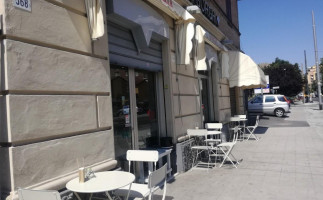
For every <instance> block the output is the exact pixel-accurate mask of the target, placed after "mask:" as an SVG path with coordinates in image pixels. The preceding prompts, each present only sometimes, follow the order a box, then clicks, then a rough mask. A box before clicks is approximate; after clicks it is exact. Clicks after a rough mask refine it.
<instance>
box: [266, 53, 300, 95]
mask: <svg viewBox="0 0 323 200" xmlns="http://www.w3.org/2000/svg"><path fill="white" fill-rule="evenodd" d="M264 73H265V74H266V75H269V84H270V86H271V87H273V86H279V90H278V92H279V93H280V94H284V95H286V96H295V95H297V94H298V93H300V92H301V91H302V89H303V83H304V81H303V76H302V72H301V70H300V69H299V66H298V64H297V63H295V64H294V65H292V64H291V63H289V62H288V61H285V60H281V59H279V58H276V60H275V62H273V63H271V64H270V65H269V66H267V67H265V68H264Z"/></svg>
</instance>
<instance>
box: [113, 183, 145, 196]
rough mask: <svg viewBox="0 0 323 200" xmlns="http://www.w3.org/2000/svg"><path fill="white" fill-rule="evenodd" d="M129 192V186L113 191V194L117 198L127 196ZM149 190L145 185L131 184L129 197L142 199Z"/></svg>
mask: <svg viewBox="0 0 323 200" xmlns="http://www.w3.org/2000/svg"><path fill="white" fill-rule="evenodd" d="M128 191H129V185H128V186H125V187H122V188H119V189H117V190H116V191H115V194H116V195H117V196H127V194H128ZM149 192H150V190H149V188H148V185H147V184H139V183H133V184H132V185H131V191H130V193H129V197H140V198H144V197H146V196H148V195H149Z"/></svg>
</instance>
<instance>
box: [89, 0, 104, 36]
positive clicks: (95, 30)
mask: <svg viewBox="0 0 323 200" xmlns="http://www.w3.org/2000/svg"><path fill="white" fill-rule="evenodd" d="M85 6H86V14H87V19H88V24H89V30H90V35H91V39H92V40H96V39H98V38H99V37H102V36H103V35H104V19H103V12H102V2H101V0H85Z"/></svg>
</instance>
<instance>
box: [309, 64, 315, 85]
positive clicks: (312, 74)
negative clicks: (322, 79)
mask: <svg viewBox="0 0 323 200" xmlns="http://www.w3.org/2000/svg"><path fill="white" fill-rule="evenodd" d="M315 80H316V66H315V65H314V66H312V67H310V68H308V69H307V82H308V84H309V85H312V84H313V83H314V81H315Z"/></svg>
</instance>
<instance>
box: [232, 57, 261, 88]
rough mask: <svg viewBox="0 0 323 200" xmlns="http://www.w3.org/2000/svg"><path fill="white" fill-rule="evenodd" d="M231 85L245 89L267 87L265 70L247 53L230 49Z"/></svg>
mask: <svg viewBox="0 0 323 200" xmlns="http://www.w3.org/2000/svg"><path fill="white" fill-rule="evenodd" d="M228 54H229V86H230V87H241V88H243V89H251V88H259V87H266V85H267V82H266V78H265V74H264V72H263V71H262V70H261V69H260V67H259V66H258V65H257V64H256V63H255V62H254V61H253V60H252V59H251V58H250V57H249V56H247V55H246V54H243V53H241V52H239V51H229V52H228Z"/></svg>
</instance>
